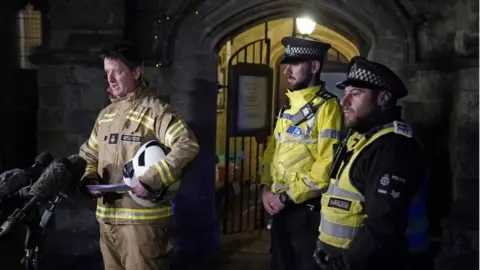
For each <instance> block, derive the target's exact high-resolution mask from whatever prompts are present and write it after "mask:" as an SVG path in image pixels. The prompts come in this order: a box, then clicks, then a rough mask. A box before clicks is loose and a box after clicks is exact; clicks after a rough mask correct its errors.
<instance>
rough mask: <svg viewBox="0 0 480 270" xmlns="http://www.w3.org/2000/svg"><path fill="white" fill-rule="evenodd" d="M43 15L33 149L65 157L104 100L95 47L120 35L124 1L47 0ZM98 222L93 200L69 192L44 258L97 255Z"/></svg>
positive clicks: (87, 130) (86, 133) (79, 141)
mask: <svg viewBox="0 0 480 270" xmlns="http://www.w3.org/2000/svg"><path fill="white" fill-rule="evenodd" d="M47 16H48V18H49V24H48V25H47V27H48V28H47V29H46V32H47V33H48V37H49V38H48V41H47V42H45V44H44V46H42V47H41V48H40V49H39V50H38V52H37V54H36V55H34V56H32V57H31V61H32V62H34V63H35V64H37V65H39V70H38V87H39V90H38V95H39V104H38V106H39V108H38V130H37V139H38V148H37V150H38V152H40V151H49V152H50V153H52V154H53V155H54V156H56V157H58V156H68V155H71V154H77V153H78V150H79V147H80V145H81V144H82V143H83V142H85V141H86V140H87V139H88V137H89V135H90V132H91V130H92V128H93V124H94V121H95V118H96V116H97V115H98V113H99V112H100V110H101V109H103V108H104V107H105V106H106V105H107V104H108V100H107V94H106V91H105V89H106V81H105V80H104V74H103V70H102V67H101V65H102V63H101V61H100V59H99V57H98V51H99V49H100V48H101V47H103V46H105V45H106V44H109V43H113V42H118V41H120V40H121V39H122V37H123V29H124V1H123V0H122V1H121V0H113V1H112V0H85V1H68V2H63V1H53V0H50V1H49V14H47ZM97 226H98V224H97V222H96V220H95V202H94V201H92V200H87V199H86V198H84V197H82V196H79V195H78V194H74V195H72V196H71V197H70V198H69V199H68V200H65V201H63V202H62V203H61V204H60V205H59V206H58V207H57V209H56V212H55V219H54V222H53V224H52V228H51V229H50V230H49V232H48V234H47V236H46V242H47V243H46V247H45V252H46V259H47V260H48V259H51V260H54V261H56V263H57V264H59V265H61V264H62V263H63V262H62V261H61V260H59V259H58V258H66V260H69V258H68V257H65V256H62V255H67V256H68V255H70V256H72V255H76V256H89V255H93V254H99V248H98V229H97ZM59 254H60V256H58V255H59ZM70 263H71V262H70ZM47 268H48V267H47ZM59 268H61V267H59ZM52 269H53V268H52Z"/></svg>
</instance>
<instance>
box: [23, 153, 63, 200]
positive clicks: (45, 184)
mask: <svg viewBox="0 0 480 270" xmlns="http://www.w3.org/2000/svg"><path fill="white" fill-rule="evenodd" d="M70 166H71V163H70V160H68V159H67V158H57V159H55V160H54V161H53V162H52V163H50V165H48V167H47V168H46V169H45V170H44V171H43V173H42V175H40V178H39V179H38V181H37V182H35V184H33V185H32V188H31V189H30V194H31V195H34V196H39V197H41V198H44V199H50V198H53V197H54V196H55V195H57V194H58V193H59V192H60V191H63V190H64V189H65V188H66V187H67V186H68V184H69V182H70V178H71V173H70V170H69V167H70Z"/></svg>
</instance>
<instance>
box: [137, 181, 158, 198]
mask: <svg viewBox="0 0 480 270" xmlns="http://www.w3.org/2000/svg"><path fill="white" fill-rule="evenodd" d="M132 193H133V194H135V196H137V197H139V198H142V199H150V198H153V194H152V193H151V192H149V191H148V190H147V189H146V188H145V187H144V186H143V185H142V183H141V182H140V181H137V184H136V185H135V186H133V188H132Z"/></svg>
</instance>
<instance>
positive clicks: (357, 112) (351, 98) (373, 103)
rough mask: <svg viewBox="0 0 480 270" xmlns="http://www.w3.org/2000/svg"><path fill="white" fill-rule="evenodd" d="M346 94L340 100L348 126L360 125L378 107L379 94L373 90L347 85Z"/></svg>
mask: <svg viewBox="0 0 480 270" xmlns="http://www.w3.org/2000/svg"><path fill="white" fill-rule="evenodd" d="M344 92H345V93H344V96H343V98H342V99H341V100H340V105H341V106H342V108H343V115H344V122H345V126H346V127H347V128H352V127H356V126H358V125H359V124H360V123H362V120H365V119H366V118H367V117H368V116H370V115H371V114H372V113H373V112H374V111H375V110H377V109H378V101H377V96H375V95H374V93H373V92H372V90H370V89H367V88H358V87H352V86H347V87H345V90H344Z"/></svg>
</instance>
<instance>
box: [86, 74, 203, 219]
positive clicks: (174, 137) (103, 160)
mask: <svg viewBox="0 0 480 270" xmlns="http://www.w3.org/2000/svg"><path fill="white" fill-rule="evenodd" d="M110 98H111V102H112V103H111V104H110V105H109V106H107V107H106V108H105V109H103V110H102V111H101V112H100V114H99V115H98V118H97V120H96V122H95V125H94V127H93V130H92V133H91V135H90V138H89V139H88V140H87V141H86V142H85V143H84V144H83V145H82V146H81V148H80V155H81V156H82V157H83V158H85V159H86V161H87V168H86V172H85V174H84V176H83V178H82V180H81V181H85V180H87V179H98V180H100V183H101V184H116V183H123V165H124V164H125V163H126V162H127V161H128V160H130V159H131V158H132V157H133V156H134V155H135V153H136V152H137V150H138V149H139V148H140V146H141V145H142V144H143V143H145V142H147V141H150V140H158V141H160V142H161V143H162V144H164V145H166V146H167V147H168V148H169V149H170V152H169V153H168V155H167V156H166V158H165V159H163V160H161V161H160V162H158V163H156V164H155V166H152V167H151V168H150V169H149V170H148V171H147V172H146V173H145V174H144V175H143V176H141V177H139V179H138V180H139V181H141V182H142V183H144V184H146V185H148V186H149V187H150V188H151V189H153V191H158V190H161V189H163V188H165V187H166V186H170V185H172V184H174V183H176V182H177V181H178V180H179V175H180V173H181V171H182V169H183V168H184V167H185V166H186V164H187V163H189V162H190V161H192V160H193V159H194V157H195V156H196V155H197V153H198V151H199V146H198V143H197V140H196V138H195V136H194V134H193V133H192V131H191V130H190V129H189V128H188V126H187V125H186V123H185V122H184V120H183V119H182V117H181V116H180V115H179V114H178V113H177V112H176V111H175V110H174V109H173V108H172V107H171V106H170V105H168V104H166V103H164V102H163V101H161V100H160V99H158V98H157V97H156V96H155V95H154V94H153V93H152V92H151V91H150V90H149V88H148V83H146V82H143V83H142V84H141V85H140V86H139V87H138V88H137V89H136V91H135V92H133V93H129V94H127V95H126V96H125V97H122V98H115V97H113V96H111V97H110ZM96 216H97V219H98V220H99V221H103V222H110V223H114V224H138V223H142V224H143V223H149V224H164V222H166V221H165V218H166V217H170V216H172V209H171V206H170V204H168V203H166V204H165V203H163V204H159V205H157V206H155V207H152V208H145V207H143V206H141V205H139V204H137V203H136V202H135V201H134V200H133V199H132V198H131V197H130V195H129V194H128V193H124V194H123V196H122V197H121V198H120V199H117V200H115V201H113V202H112V203H108V202H107V204H104V202H103V200H98V203H97V211H96Z"/></svg>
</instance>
